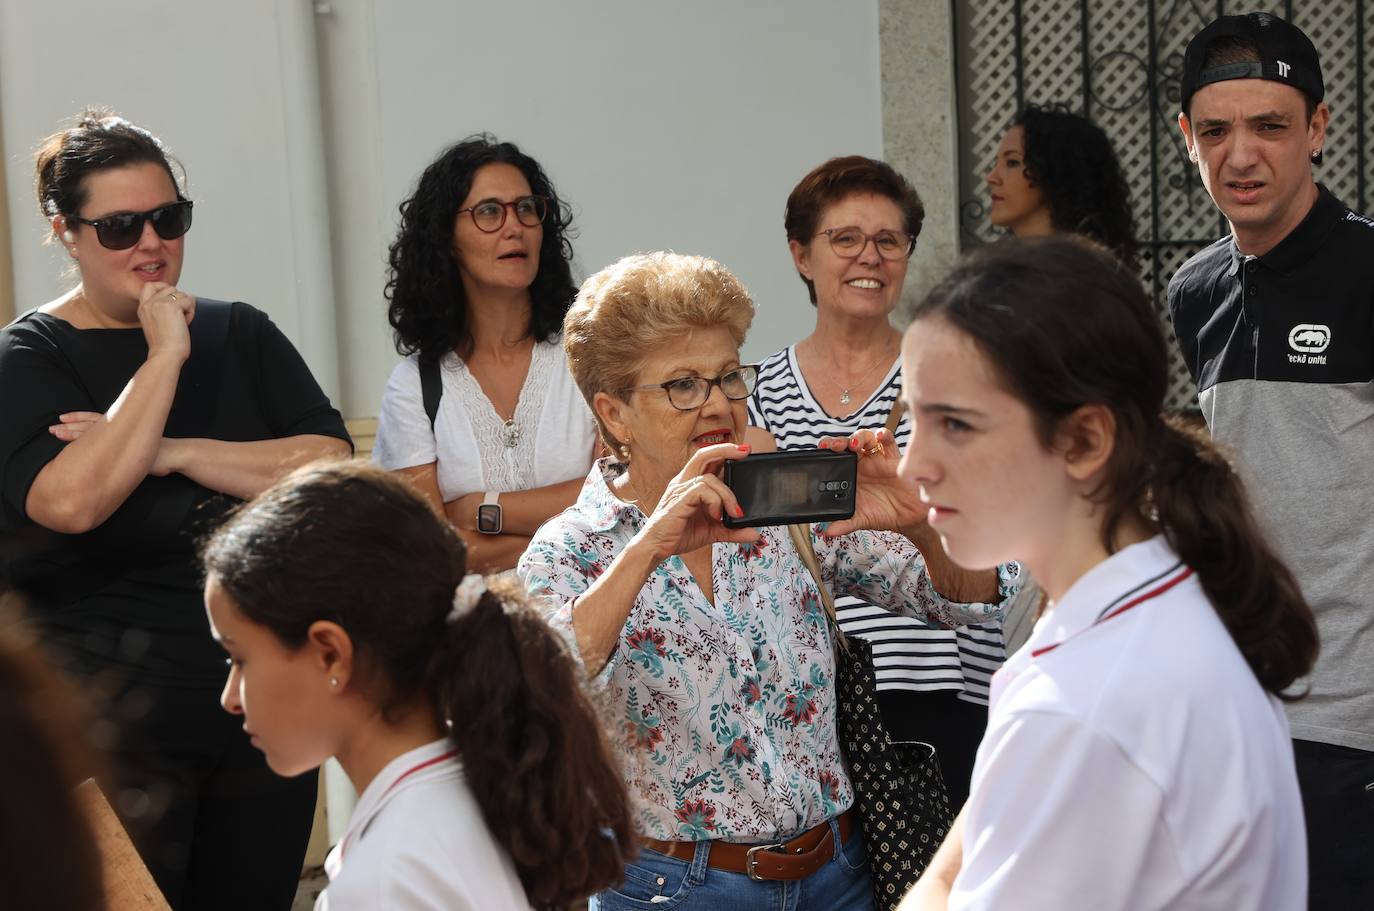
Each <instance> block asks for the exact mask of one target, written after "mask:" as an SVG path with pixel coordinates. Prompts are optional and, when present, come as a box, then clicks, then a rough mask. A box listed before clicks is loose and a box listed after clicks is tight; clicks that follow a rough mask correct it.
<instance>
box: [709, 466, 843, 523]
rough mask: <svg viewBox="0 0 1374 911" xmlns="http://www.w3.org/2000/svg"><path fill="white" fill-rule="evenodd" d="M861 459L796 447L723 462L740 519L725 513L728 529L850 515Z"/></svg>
mask: <svg viewBox="0 0 1374 911" xmlns="http://www.w3.org/2000/svg"><path fill="white" fill-rule="evenodd" d="M858 466H859V460H858V458H857V457H856V456H855V455H854V453H852V452H831V451H830V450H827V449H794V450H789V451H787V452H767V453H759V454H756V455H751V456H748V457H746V458H743V459H737V460H735V461H730V462H726V463H725V475H724V480H725V485H726V486H727V487H729V488H730V490H731V491H732V492H734V494H735V499H736V500H738V501H739V505H740V508H741V509H743V510H744V515H743V517H741V518H735V517H734V516H731V515H728V514H727V515H726V516H725V519H724V522H725V525H726V527H728V528H745V527H749V526H757V525H792V524H794V523H811V522H834V521H837V520H839V519H848V518H849V517H850V516H852V515H854V489H855V484H856V483H857V478H858Z"/></svg>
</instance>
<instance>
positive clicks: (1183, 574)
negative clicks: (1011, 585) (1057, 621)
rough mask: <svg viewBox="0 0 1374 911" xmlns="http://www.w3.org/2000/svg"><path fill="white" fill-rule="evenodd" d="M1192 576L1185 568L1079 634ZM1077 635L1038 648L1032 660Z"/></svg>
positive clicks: (1032, 655) (1094, 622)
mask: <svg viewBox="0 0 1374 911" xmlns="http://www.w3.org/2000/svg"><path fill="white" fill-rule="evenodd" d="M1192 574H1193V571H1192V569H1190V568H1189V567H1187V566H1185V567H1183V568H1182V569H1181V570H1180V571H1179V572H1178V573H1176V574H1175V575H1173V576H1172V577H1170V578H1168V579H1166V580H1165V581H1163V582H1161V583H1160V584H1159V585H1156V586H1155V587H1154V588H1152V589H1150V590H1149V591H1147V592H1145V593H1144V594H1141V595H1137V596H1136V597H1134V598H1132V599H1131V600H1130V601H1127V602H1126V603H1125V604H1123V605H1121V606H1120V607H1117V608H1115V609H1113V610H1112V611H1111V612H1110V613H1106V614H1103V615H1102V616H1101V617H1098V618H1097V619H1096V620H1094V621H1093V622H1092V625H1091V626H1087V627H1085V628H1084V629H1081V630H1079V631H1078V632H1079V633H1081V632H1085V631H1086V630H1090V629H1092V628H1093V627H1094V626H1097V625H1098V624H1099V623H1105V622H1106V621H1108V620H1110V619H1112V618H1113V617H1120V616H1121V615H1122V614H1124V613H1126V611H1128V610H1130V609H1131V608H1133V607H1139V606H1140V605H1142V604H1144V603H1145V602H1146V601H1149V600H1151V599H1153V598H1158V597H1159V596H1160V595H1162V594H1164V593H1165V592H1167V591H1168V590H1169V589H1171V588H1173V587H1174V586H1175V585H1177V584H1178V583H1180V582H1182V581H1183V580H1184V579H1187V578H1188V577H1189V576H1191V575H1192ZM1077 635H1078V633H1074V634H1073V636H1069V637H1068V639H1064V640H1062V641H1059V642H1055V643H1054V644H1052V645H1045V646H1041V647H1040V648H1038V649H1036V650H1035V651H1033V652H1031V657H1032V658H1039V657H1040V656H1041V655H1044V654H1046V653H1047V652H1052V651H1054V650H1055V649H1057V648H1059V646H1061V645H1063V644H1064V643H1065V642H1068V641H1069V639H1072V638H1073V637H1074V636H1077Z"/></svg>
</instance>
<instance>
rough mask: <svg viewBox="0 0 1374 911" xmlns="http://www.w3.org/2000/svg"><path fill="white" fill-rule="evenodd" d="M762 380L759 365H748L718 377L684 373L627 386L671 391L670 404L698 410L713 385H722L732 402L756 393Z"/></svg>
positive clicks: (680, 407) (685, 409)
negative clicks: (656, 380)
mask: <svg viewBox="0 0 1374 911" xmlns="http://www.w3.org/2000/svg"><path fill="white" fill-rule="evenodd" d="M758 380H759V368H758V365H757V364H746V365H744V366H742V367H736V368H735V369H734V370H727V371H726V372H724V373H722V374H721V375H720V376H718V377H716V378H714V379H707V378H706V377H704V376H680V377H678V378H677V379H675V380H669V381H668V382H666V383H649V384H647V385H644V386H626V387H625V389H624V391H625V392H630V391H632V390H634V389H662V390H663V391H665V392H667V393H668V404H670V405H672V406H673V407H674V408H676V409H677V410H678V411H695V410H696V409H698V408H700V407H701V406H702V405H705V404H706V400H707V399H708V398H710V397H711V387H712V386H719V387H720V391H721V392H723V393H725V397H726V398H727V399H729V400H730V401H732V402H738V401H739V400H740V399H747V398H749V396H751V395H753V393H754V385H755V384H756V383H757V382H758Z"/></svg>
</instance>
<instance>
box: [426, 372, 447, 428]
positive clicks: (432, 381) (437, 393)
mask: <svg viewBox="0 0 1374 911" xmlns="http://www.w3.org/2000/svg"><path fill="white" fill-rule="evenodd" d="M443 394H444V383H443V377H442V376H441V375H440V373H439V362H438V361H437V360H430V359H429V358H427V357H423V356H422V357H421V358H420V397H421V398H423V399H424V402H425V414H427V415H429V429H430V430H433V429H434V422H435V420H437V419H438V417H439V399H440V398H441V397H442V396H443Z"/></svg>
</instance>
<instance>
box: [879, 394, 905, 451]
mask: <svg viewBox="0 0 1374 911" xmlns="http://www.w3.org/2000/svg"><path fill="white" fill-rule="evenodd" d="M905 410H906V406H905V405H903V404H902V393H901V390H900V389H899V390H898V391H897V397H896V398H895V399H893V400H892V410H890V411H889V412H888V413H887V422H886V423H885V424H883V426H884V427H886V428H887V432H888V433H890V434H892V438H893V439H894V440H895V439H896V438H897V425H898V424H900V423H901V422H902V412H903V411H905Z"/></svg>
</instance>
